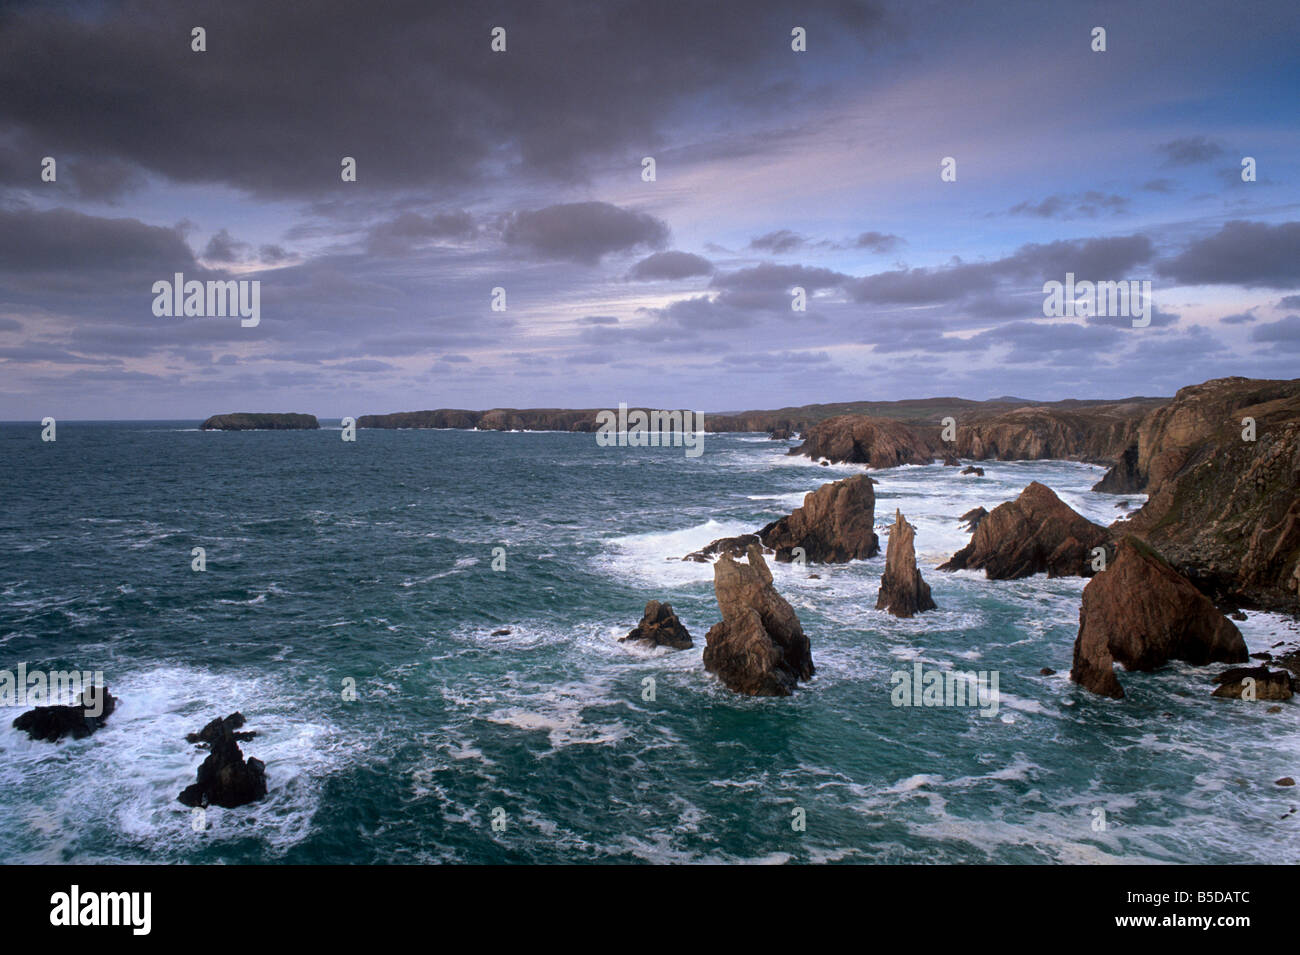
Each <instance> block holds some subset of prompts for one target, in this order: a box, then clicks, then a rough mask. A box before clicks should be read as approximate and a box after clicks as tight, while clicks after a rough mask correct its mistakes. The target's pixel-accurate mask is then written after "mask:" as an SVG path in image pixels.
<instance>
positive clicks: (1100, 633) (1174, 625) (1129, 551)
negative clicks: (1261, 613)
mask: <svg viewBox="0 0 1300 955" xmlns="http://www.w3.org/2000/svg"><path fill="white" fill-rule="evenodd" d="M1248 659H1249V657H1248V655H1247V652H1246V642H1245V641H1244V640H1243V639H1242V637H1241V633H1240V632H1239V631H1238V630H1237V628H1236V626H1234V625H1233V623H1232V621H1230V620H1229V619H1228V618H1227V617H1225V616H1224V615H1223V614H1222V613H1220V612H1219V611H1218V609H1217V608H1216V607H1215V606H1214V604H1212V603H1211V602H1210V601H1209V599H1208V598H1206V597H1205V596H1204V595H1203V594H1201V592H1200V591H1198V590H1197V589H1196V588H1195V587H1194V586H1193V585H1192V583H1191V582H1190V581H1189V580H1188V579H1187V578H1186V577H1184V576H1183V575H1182V574H1180V573H1178V571H1176V570H1174V568H1173V567H1171V566H1170V565H1169V564H1168V563H1167V562H1166V561H1165V560H1164V559H1163V558H1162V557H1161V556H1160V555H1159V554H1157V553H1156V552H1155V551H1154V550H1152V549H1151V548H1150V547H1148V546H1147V545H1146V544H1144V543H1142V542H1141V541H1139V540H1138V539H1137V538H1134V537H1126V538H1124V539H1123V540H1122V541H1120V543H1119V546H1118V547H1117V548H1116V552H1115V557H1114V559H1113V560H1112V561H1111V562H1110V565H1109V567H1107V569H1106V570H1105V571H1103V572H1101V573H1099V574H1097V576H1095V577H1093V578H1092V580H1090V581H1088V586H1087V587H1085V588H1083V603H1082V606H1081V607H1080V608H1079V635H1078V637H1077V638H1076V639H1075V641H1074V665H1073V667H1072V668H1071V670H1070V679H1071V680H1073V681H1074V682H1076V683H1078V684H1080V685H1081V686H1083V687H1085V688H1086V689H1088V690H1091V691H1092V692H1093V693H1099V694H1101V695H1103V696H1110V697H1115V698H1117V699H1118V698H1121V697H1123V696H1124V690H1123V688H1122V687H1121V686H1120V683H1119V679H1118V678H1117V677H1116V676H1115V669H1114V665H1115V664H1116V663H1122V664H1123V665H1124V667H1125V669H1127V670H1154V669H1155V668H1156V667H1159V666H1162V665H1164V664H1165V663H1167V662H1168V661H1170V660H1184V661H1186V662H1188V663H1192V664H1195V665H1197V666H1204V665H1205V664H1207V663H1244V662H1245V661H1246V660H1248Z"/></svg>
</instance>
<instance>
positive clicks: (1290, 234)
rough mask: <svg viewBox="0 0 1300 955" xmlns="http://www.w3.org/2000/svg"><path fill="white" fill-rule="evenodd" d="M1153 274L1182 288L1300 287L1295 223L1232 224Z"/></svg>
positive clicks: (1299, 231) (1299, 248)
mask: <svg viewBox="0 0 1300 955" xmlns="http://www.w3.org/2000/svg"><path fill="white" fill-rule="evenodd" d="M1156 271H1157V272H1158V273H1159V274H1160V275H1163V276H1166V277H1168V278H1171V279H1174V280H1175V281H1177V282H1179V283H1180V284H1183V285H1241V286H1245V287H1247V288H1257V287H1263V288H1284V289H1285V288H1297V287H1300V222H1283V223H1280V224H1278V225H1269V224H1268V223H1266V222H1247V221H1243V220H1240V219H1238V220H1234V221H1232V222H1228V223H1225V224H1224V226H1223V228H1221V229H1220V230H1219V231H1218V232H1216V233H1215V234H1214V235H1211V236H1207V237H1206V238H1203V239H1198V240H1196V241H1194V242H1192V243H1190V244H1189V245H1188V246H1187V247H1186V248H1185V249H1184V250H1183V251H1182V252H1181V253H1180V254H1179V255H1176V256H1174V257H1173V258H1170V259H1166V260H1164V261H1162V262H1158V263H1157V264H1156Z"/></svg>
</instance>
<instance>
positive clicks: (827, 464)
mask: <svg viewBox="0 0 1300 955" xmlns="http://www.w3.org/2000/svg"><path fill="white" fill-rule="evenodd" d="M821 466H822V467H824V468H828V467H830V466H831V462H829V461H822V462H821Z"/></svg>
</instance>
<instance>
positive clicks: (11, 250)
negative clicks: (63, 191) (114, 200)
mask: <svg viewBox="0 0 1300 955" xmlns="http://www.w3.org/2000/svg"><path fill="white" fill-rule="evenodd" d="M195 266H196V263H195V261H194V254H193V253H192V252H191V251H190V248H189V246H188V245H186V244H185V240H184V239H183V238H182V236H181V234H180V232H179V231H178V230H176V229H174V228H166V227H163V226H154V225H146V224H145V223H143V222H141V221H140V220H138V219H105V218H100V217H98V216H88V215H84V214H82V213H80V212H73V211H72V210H70V209H51V210H49V211H36V210H32V209H8V210H6V209H0V271H3V272H8V273H25V272H45V271H51V272H53V271H58V272H63V271H68V272H72V273H84V272H118V273H122V272H140V271H145V272H148V273H149V274H157V273H162V274H163V275H165V274H166V273H167V272H169V271H173V270H185V269H190V270H193V269H194V268H195Z"/></svg>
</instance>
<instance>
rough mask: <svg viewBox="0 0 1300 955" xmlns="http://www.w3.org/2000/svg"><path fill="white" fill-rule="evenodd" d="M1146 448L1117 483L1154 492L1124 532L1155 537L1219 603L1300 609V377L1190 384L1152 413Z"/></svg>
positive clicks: (1144, 428) (1144, 429) (1142, 442)
mask: <svg viewBox="0 0 1300 955" xmlns="http://www.w3.org/2000/svg"><path fill="white" fill-rule="evenodd" d="M1247 418H1248V419H1251V421H1253V435H1252V434H1251V433H1250V430H1249V424H1248V423H1247V424H1243V419H1247ZM1252 436H1253V438H1254V440H1249V438H1250V437H1252ZM1136 448H1137V452H1136V461H1135V462H1134V463H1133V464H1132V465H1131V467H1130V466H1128V465H1123V462H1120V463H1117V464H1116V466H1115V468H1114V469H1112V472H1113V473H1114V474H1116V475H1117V476H1116V477H1114V480H1113V483H1114V484H1117V485H1119V484H1124V485H1126V486H1133V485H1134V484H1140V485H1141V489H1142V490H1145V491H1146V493H1147V495H1148V498H1147V502H1146V504H1144V505H1143V506H1142V508H1141V509H1140V510H1138V511H1136V512H1134V513H1133V514H1132V515H1130V516H1129V518H1128V519H1127V520H1124V521H1120V522H1117V523H1116V524H1115V525H1113V526H1114V528H1115V529H1116V531H1117V532H1122V533H1131V534H1134V535H1136V536H1138V537H1141V538H1143V539H1144V540H1146V541H1148V542H1149V543H1151V544H1152V546H1154V547H1156V548H1157V549H1158V550H1159V551H1160V553H1161V554H1163V555H1164V556H1165V558H1166V559H1168V560H1169V562H1170V563H1171V564H1173V566H1174V567H1175V568H1177V569H1178V570H1179V571H1180V572H1181V573H1183V574H1184V575H1186V576H1187V577H1188V578H1189V579H1190V580H1191V581H1192V582H1193V583H1194V584H1196V585H1197V587H1199V588H1200V589H1201V590H1202V591H1203V592H1204V593H1206V594H1207V595H1209V596H1210V597H1211V598H1213V599H1214V600H1215V602H1216V603H1221V604H1226V605H1234V606H1235V605H1242V606H1248V607H1250V606H1253V607H1256V608H1260V609H1267V610H1278V611H1283V612H1291V613H1295V612H1297V611H1300V592H1298V590H1297V587H1298V586H1300V576H1298V575H1300V379H1296V380H1291V381H1267V380H1256V379H1249V378H1220V379H1216V380H1213V381H1207V382H1205V383H1203V384H1200V385H1193V386H1191V387H1189V388H1183V389H1181V390H1180V391H1179V392H1178V394H1177V395H1176V396H1175V397H1174V399H1173V400H1172V401H1171V402H1169V403H1168V404H1167V405H1165V406H1163V407H1161V408H1159V409H1157V410H1156V411H1153V412H1152V413H1151V414H1149V415H1148V416H1147V417H1146V418H1145V419H1144V420H1143V422H1142V424H1141V427H1140V428H1139V434H1138V440H1137V442H1136ZM1123 468H1128V471H1129V472H1131V474H1132V475H1134V476H1133V477H1130V478H1124V477H1123V476H1122V475H1121V474H1120V472H1121V470H1122V469H1123ZM1111 479H1112V474H1107V476H1106V478H1105V479H1103V483H1104V482H1105V481H1108V480H1111Z"/></svg>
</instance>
